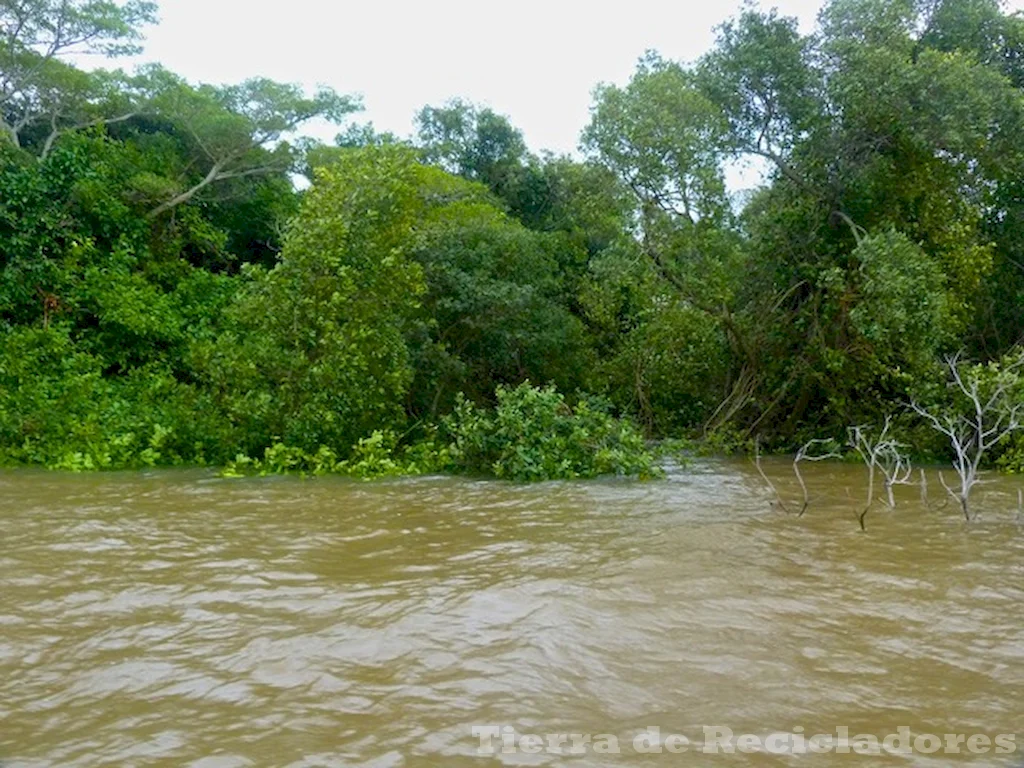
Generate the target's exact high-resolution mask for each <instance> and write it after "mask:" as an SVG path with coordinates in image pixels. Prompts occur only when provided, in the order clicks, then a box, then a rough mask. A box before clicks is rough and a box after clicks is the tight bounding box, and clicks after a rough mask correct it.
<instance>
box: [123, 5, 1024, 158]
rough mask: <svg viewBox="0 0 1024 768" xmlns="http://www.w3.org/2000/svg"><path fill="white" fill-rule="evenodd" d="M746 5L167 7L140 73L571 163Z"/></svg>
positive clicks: (793, 8) (800, 10) (794, 10)
mask: <svg viewBox="0 0 1024 768" xmlns="http://www.w3.org/2000/svg"><path fill="white" fill-rule="evenodd" d="M765 5H769V6H770V5H774V6H776V7H778V8H779V9H780V11H782V12H783V13H784V14H786V15H793V16H797V17H799V18H800V20H801V24H802V27H803V28H804V29H805V30H809V29H811V28H812V27H813V24H814V20H815V17H816V15H817V12H818V10H819V8H820V6H821V2H820V0H775V2H771V1H770V0H768V2H766V3H765ZM1012 5H1014V6H1015V7H1021V5H1024V0H1016V2H1013V3H1012ZM739 6H740V0H724V1H716V0H704V1H703V2H700V1H698V2H694V1H693V0H628V1H627V0H604V2H603V3H601V2H600V0H599V1H598V2H584V1H583V0H519V2H518V3H509V2H502V3H496V2H493V0H424V1H421V2H416V1H415V0H391V2H376V3H375V2H373V0H369V1H367V0H360V2H354V0H336V1H335V2H331V0H290V2H287V3H282V2H279V1H277V0H274V1H271V0H162V1H161V2H160V24H159V25H158V26H157V27H155V28H151V29H150V30H149V32H148V34H147V42H146V52H145V54H144V55H143V56H142V57H140V60H142V61H158V62H160V63H162V64H164V65H165V66H167V67H168V68H169V69H171V70H172V71H174V72H177V73H178V74H181V75H184V76H185V77H186V78H188V79H189V80H191V81H193V82H207V83H218V84H219V83H229V82H237V81H239V80H244V79H245V78H247V77H252V76H257V75H259V76H265V77H270V78H273V79H275V80H282V81H286V82H296V83H301V84H303V85H306V86H307V87H310V88H311V87H313V86H315V85H316V84H318V83H322V84H325V85H330V86H333V87H334V88H335V89H337V90H338V91H339V92H341V93H351V94H360V95H361V96H362V97H363V102H364V105H365V107H366V110H365V112H364V113H363V114H362V115H360V116H358V117H357V120H358V121H359V122H365V121H367V120H369V121H372V122H373V123H374V125H375V126H376V127H377V129H378V130H386V131H391V132H393V133H396V134H398V135H399V136H407V135H409V134H410V133H411V132H412V118H413V115H414V114H415V112H416V111H417V110H418V109H420V108H421V107H423V106H424V105H426V104H431V105H440V104H441V103H443V102H444V101H445V100H447V99H449V98H451V97H462V98H464V99H467V100H469V101H472V102H475V103H478V104H484V105H487V106H490V107H491V108H493V109H494V110H495V111H497V112H499V113H502V114H506V115H508V116H509V118H510V119H511V121H512V123H513V125H515V126H516V127H518V128H520V129H521V130H522V131H523V133H524V135H525V137H526V140H527V143H528V144H529V145H530V148H531V149H533V150H534V151H538V150H541V149H550V150H554V151H556V152H571V151H573V150H574V149H575V147H576V143H577V140H578V137H579V134H580V131H581V130H582V129H583V127H584V125H585V124H586V123H587V121H588V116H589V107H590V102H591V91H592V90H593V88H594V86H595V85H597V84H598V83H600V82H614V83H625V82H626V81H627V80H628V79H629V76H630V74H631V73H632V71H633V69H634V67H635V64H636V61H637V59H638V58H639V57H640V55H641V54H642V53H643V52H644V51H645V50H646V49H651V48H653V49H655V50H657V51H659V52H660V53H661V54H662V55H663V56H666V57H668V58H673V59H682V60H686V61H690V60H693V59H695V58H697V57H698V56H699V55H700V54H701V53H703V52H704V51H706V50H707V49H708V48H709V47H710V45H711V43H712V40H713V37H714V32H713V28H714V26H715V25H717V24H719V23H720V22H721V21H723V20H724V19H726V18H728V17H729V16H732V15H734V14H735V13H736V12H737V10H738V8H739ZM335 133H336V130H334V129H330V130H328V131H327V132H326V133H323V134H322V137H323V138H325V139H331V138H333V136H334V134H335ZM317 134H318V135H319V134H321V132H320V131H317Z"/></svg>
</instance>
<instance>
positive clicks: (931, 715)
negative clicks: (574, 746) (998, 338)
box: [0, 462, 1024, 768]
mask: <svg viewBox="0 0 1024 768" xmlns="http://www.w3.org/2000/svg"><path fill="white" fill-rule="evenodd" d="M769 471H770V473H771V474H772V475H773V476H774V477H776V478H778V483H779V487H780V490H782V491H783V492H786V493H789V492H791V491H795V490H796V485H795V483H793V481H792V478H791V476H790V475H789V473H788V466H787V465H785V464H784V463H776V464H771V465H769ZM806 474H807V476H808V478H809V486H810V490H811V495H812V503H811V505H810V507H809V509H808V512H807V514H806V515H805V516H804V517H802V518H800V519H796V518H795V517H792V516H787V515H786V514H784V513H783V512H781V511H780V510H779V509H778V508H777V507H774V508H773V506H772V505H771V504H770V503H769V502H770V500H771V496H770V494H769V493H768V492H767V491H766V490H765V488H764V487H763V485H762V483H761V481H760V480H759V478H758V476H757V475H756V473H754V472H753V471H752V469H751V467H750V466H749V464H747V463H744V462H706V463H700V464H698V465H697V466H696V467H693V468H690V469H688V470H685V471H674V472H672V473H671V475H670V476H669V478H668V479H666V480H664V481H659V482H651V483H638V482H627V481H615V480H612V481H597V482H589V483H575V484H572V483H548V484H541V485H533V486H518V485H513V484H506V483H497V482H484V481H474V480H464V479H449V478H420V479H409V480H400V481H386V482H377V483H358V482H351V481H347V480H340V479H330V478H328V479H317V480H301V479H297V478H266V479H260V478H249V479H234V480H229V479H220V478H216V477H214V476H212V475H211V474H209V473H206V472H199V471H196V472H192V471H190V472H154V473H147V474H121V473H118V474H105V475H78V476H76V475H65V474H58V473H42V472H34V471H20V470H19V471H12V472H6V473H2V474H0V524H2V526H3V529H2V530H3V534H2V536H3V538H2V543H3V546H2V549H0V761H2V765H3V766H5V768H41V767H42V766H60V767H61V768H70V767H76V768H77V767H79V766H80V767H82V768H85V767H87V766H88V767H89V768H92V767H93V766H194V767H196V768H236V767H241V766H289V767H290V768H300V767H304V768H306V767H313V766H325V767H328V766H330V767H333V766H374V767H375V768H383V767H385V766H421V765H422V766H433V765H437V766H455V767H456V768H457V767H459V766H486V765H549V766H561V765H580V766H583V765H587V766H590V765H594V766H604V765H608V766H612V765H676V764H696V765H716V764H722V765H751V766H755V765H757V766H762V765H767V766H771V765H808V763H809V761H810V762H811V763H813V764H814V765H831V764H840V763H842V764H844V765H849V764H860V765H871V766H873V765H905V766H916V765H921V766H939V765H957V764H962V763H968V762H972V763H973V764H976V765H982V766H988V765H1019V764H1020V763H1021V762H1022V761H1024V719H1022V718H1024V527H1022V525H1021V523H1020V521H1019V520H1018V519H1017V513H1016V509H1015V507H1016V487H1017V486H1016V485H1015V484H1014V482H1015V481H1012V480H1009V479H999V480H996V481H995V482H993V483H992V484H990V485H988V486H986V487H985V488H984V490H983V492H982V493H981V494H979V496H978V501H977V504H976V507H977V510H978V511H979V512H980V513H981V515H980V519H979V520H978V521H976V522H973V523H971V524H966V523H965V522H964V521H963V519H962V517H960V516H959V515H958V513H957V510H956V509H955V508H954V507H953V505H948V506H945V507H944V508H939V507H940V502H941V499H938V498H933V499H932V504H931V506H930V508H929V507H925V506H924V505H923V504H922V503H921V501H920V498H919V492H918V490H917V489H916V488H900V489H898V493H897V497H898V500H899V502H900V503H899V505H898V506H897V508H896V509H895V510H894V511H885V510H884V507H883V505H881V504H879V505H877V507H876V509H875V510H873V511H872V512H871V513H870V514H869V516H868V520H867V522H868V531H867V533H862V532H860V530H859V529H858V526H857V522H856V515H857V512H858V511H859V507H860V505H861V504H862V502H861V500H860V499H861V495H862V492H863V489H864V478H863V473H862V471H861V470H859V469H858V468H857V467H854V466H845V465H829V466H824V465H816V466H814V467H810V468H808V470H807V472H806ZM932 485H933V489H937V488H938V487H939V486H938V484H937V483H935V482H933V484H932ZM932 495H933V496H936V492H935V490H933V491H932ZM491 724H493V725H497V726H506V727H511V728H515V729H516V732H517V733H518V734H523V733H535V734H553V733H581V734H612V735H615V736H616V737H617V738H618V739H620V740H621V753H620V754H610V755H600V754H595V753H593V752H590V753H588V754H587V755H584V756H581V757H574V756H569V755H553V754H548V753H543V752H542V753H541V754H535V755H534V754H523V753H521V752H519V753H515V754H497V755H493V756H490V757H487V756H483V757H481V756H478V755H477V749H478V747H479V745H480V740H479V738H477V737H474V736H473V735H472V733H471V730H470V729H471V728H472V726H474V725H491ZM901 725H905V726H908V727H909V728H910V729H911V730H912V732H913V733H915V734H920V733H935V734H945V733H953V734H967V735H970V734H987V735H989V736H991V737H994V736H995V735H997V734H1018V735H1017V742H1018V751H1017V753H1016V754H1014V755H1011V756H1009V757H1006V756H996V755H994V754H992V753H991V752H990V753H988V754H986V755H980V756H972V755H970V754H967V753H966V749H964V754H960V755H947V754H942V753H939V754H935V755H924V754H912V755H905V756H893V755H887V756H880V757H863V756H857V755H837V754H828V755H821V756H807V755H803V756H776V755H770V754H766V753H763V752H762V753H759V754H751V755H743V754H734V755H731V756H724V755H719V756H704V755H700V754H693V753H692V750H693V749H694V747H691V754H688V755H686V754H684V755H672V754H660V755H658V754H637V753H636V752H635V751H634V750H633V749H632V739H633V737H634V735H635V734H637V733H640V732H642V731H644V729H646V728H648V727H658V728H660V729H661V731H662V732H663V733H665V734H669V733H674V734H682V735H686V736H687V737H688V738H690V739H691V741H693V742H694V743H695V744H696V745H697V746H696V748H697V749H699V744H700V742H701V741H702V740H703V737H702V733H703V731H702V729H703V727H704V726H724V727H728V728H730V729H732V730H733V731H734V732H735V733H737V734H740V733H747V734H757V735H761V736H767V735H769V734H771V733H773V732H784V733H790V732H793V729H796V728H803V729H805V732H806V733H807V734H808V735H810V734H814V733H835V732H836V729H837V727H839V726H845V727H847V728H849V729H850V733H851V734H854V733H865V734H876V735H877V736H878V738H879V739H881V738H882V737H883V736H885V735H887V734H889V733H892V732H893V731H894V730H895V729H896V728H897V727H898V726H901Z"/></svg>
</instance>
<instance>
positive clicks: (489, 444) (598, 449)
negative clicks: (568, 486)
mask: <svg viewBox="0 0 1024 768" xmlns="http://www.w3.org/2000/svg"><path fill="white" fill-rule="evenodd" d="M497 398H498V403H497V406H496V407H495V408H494V409H483V408H479V407H477V406H474V405H472V404H470V403H469V402H467V401H466V400H465V399H462V400H460V402H459V403H458V404H457V405H456V408H455V411H454V413H452V415H451V416H449V417H448V418H446V419H445V421H444V424H443V431H444V432H446V433H447V434H448V435H449V436H450V439H451V444H450V445H449V448H448V450H449V452H450V456H451V463H452V468H454V469H456V470H460V471H463V472H470V473H481V474H493V475H495V476H496V477H499V478H504V479H508V480H527V481H530V480H554V479H568V478H578V477H596V476H598V475H636V476H639V477H651V476H653V475H655V474H657V468H656V466H655V463H654V457H653V455H652V454H651V453H650V452H649V451H648V450H647V446H646V444H645V441H644V438H643V435H641V433H640V431H639V430H638V429H637V428H636V426H635V425H633V424H632V423H631V422H629V421H625V420H622V419H616V418H615V417H613V416H611V415H610V414H608V413H607V412H606V411H604V410H602V408H601V407H600V406H598V405H597V404H595V403H594V402H592V401H587V400H582V401H580V402H579V403H578V404H577V405H576V406H575V408H574V407H571V406H570V405H569V404H568V403H567V402H566V401H565V398H564V396H563V395H561V394H560V393H559V392H557V391H556V390H555V388H554V387H545V388H537V387H533V386H531V385H530V384H529V382H526V383H523V384H520V385H519V386H518V387H515V388H514V389H511V388H507V387H498V389H497Z"/></svg>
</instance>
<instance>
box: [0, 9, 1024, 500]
mask: <svg viewBox="0 0 1024 768" xmlns="http://www.w3.org/2000/svg"><path fill="white" fill-rule="evenodd" d="M154 12H155V9H154V6H153V5H152V4H150V3H147V2H138V1H137V0H131V1H130V2H129V1H124V2H106V0H104V2H99V1H98V0H69V1H68V2H62V3H56V2H51V0H25V2H18V3H14V4H11V3H7V4H0V27H2V28H3V29H5V30H10V34H6V33H5V35H3V36H0V62H2V63H0V460H3V461H5V462H10V463H29V464H40V465H45V466H52V467H63V468H71V469H103V468H116V467H146V466H160V465H173V464H210V465H218V466H229V471H231V472H302V473H307V474H319V473H339V474H348V475H353V476H359V477H372V476H386V475H393V474H409V473H417V472H437V471H458V472H470V473H484V474H490V475H495V476H498V477H505V478H509V479H516V480H537V479H545V478H564V477H590V476H594V475H598V474H622V475H640V476H649V475H651V474H653V473H654V471H655V465H654V463H653V459H652V458H651V456H650V453H649V452H648V451H647V448H646V445H645V440H647V439H650V438H681V439H684V440H693V439H695V438H697V439H700V440H701V441H703V445H705V446H715V447H718V448H720V449H726V448H734V447H741V448H742V447H745V446H746V447H749V446H750V445H752V444H753V442H754V441H755V439H757V440H759V441H760V442H761V444H763V445H765V446H766V447H767V448H779V449H786V448H792V447H794V446H798V445H800V444H802V443H803V442H805V441H806V440H807V439H808V438H810V437H820V436H827V435H833V436H836V435H838V436H842V435H844V434H845V431H846V428H847V427H848V426H849V425H852V424H865V423H872V422H878V421H880V420H881V419H883V418H884V417H885V415H886V414H891V413H893V412H894V411H897V410H899V409H900V408H902V407H903V406H905V405H906V404H908V403H909V402H911V401H915V402H918V403H923V404H925V405H927V406H928V407H933V408H940V407H948V408H952V407H953V406H952V405H950V404H948V403H945V401H944V399H943V398H944V397H945V396H946V395H947V394H948V393H947V392H945V390H944V388H943V385H944V383H945V380H946V378H945V377H946V371H945V370H944V367H943V365H942V361H943V360H944V359H945V357H946V356H948V355H949V354H951V353H954V352H956V351H957V350H961V349H963V350H966V352H967V355H968V356H969V357H970V358H971V359H974V360H977V361H979V363H980V364H981V365H982V366H986V365H988V364H990V363H993V362H995V361H1000V360H1001V359H1003V358H1004V357H1005V356H1006V355H1007V354H1008V353H1009V352H1010V351H1011V350H1012V349H1014V347H1015V345H1017V344H1018V343H1019V342H1020V340H1021V339H1022V338H1024V313H1022V312H1021V311H1020V308H1021V306H1022V304H1021V302H1022V301H1024V271H1022V270H1021V269H1020V264H1021V263H1022V262H1024V235H1022V233H1024V194H1022V187H1021V179H1022V178H1024V144H1022V143H1021V136H1024V131H1022V128H1024V90H1022V89H1024V68H1022V65H1021V62H1022V61H1024V57H1022V56H1021V55H1020V54H1021V51H1022V50H1024V20H1022V19H1021V17H1019V16H1017V15H1013V14H1007V13H1005V12H1004V11H1003V9H1002V8H1001V7H1000V6H999V4H998V3H997V2H996V0H900V2H888V0H830V2H828V3H827V4H826V7H825V9H824V11H823V13H822V16H821V21H820V25H819V29H817V30H816V31H815V33H814V34H810V35H807V34H803V33H801V31H800V29H799V26H798V25H797V23H796V21H795V20H793V19H788V18H785V17H783V16H780V15H779V14H778V13H776V12H764V11H760V10H757V9H756V8H754V7H752V6H747V7H745V9H744V10H743V11H742V12H741V13H740V14H739V16H738V17H737V18H735V19H733V20H731V21H729V22H727V23H726V24H724V25H723V26H722V27H721V28H720V29H719V30H718V37H717V41H716V43H715V45H714V47H713V48H712V50H710V51H709V52H708V53H707V54H706V55H705V56H704V57H702V58H701V59H700V60H699V61H697V62H696V63H694V64H692V65H684V64H681V63H678V62H673V61H668V60H666V59H663V58H661V57H660V56H658V55H657V54H654V53H651V54H648V55H646V56H645V57H644V58H643V59H642V60H641V61H640V62H639V64H638V67H637V70H636V72H635V74H634V76H633V77H632V78H631V80H630V81H629V82H628V83H626V84H622V85H609V84H605V85H602V86H600V87H599V88H598V89H597V90H596V91H595V103H594V107H593V110H592V120H591V123H590V125H589V126H588V127H587V128H586V130H585V131H584V133H583V136H582V146H583V148H584V150H585V152H586V157H585V159H584V160H582V161H578V160H574V159H570V158H566V157H553V156H550V155H545V156H536V155H533V154H531V153H530V152H529V150H528V149H527V146H526V143H525V141H524V140H523V137H522V135H521V134H520V133H519V131H517V130H516V129H515V127H514V126H512V124H511V123H510V122H509V121H508V120H507V119H506V118H505V117H503V116H501V115H499V114H496V113H495V112H493V111H492V110H489V109H485V108H478V107H475V106H473V105H471V104H467V103H465V102H460V101H455V102H450V103H448V104H445V105H441V106H433V107H426V108H425V109H424V110H423V111H422V112H421V113H420V114H419V116H418V120H417V122H418V131H417V135H416V136H415V137H414V138H413V139H411V140H408V141H405V140H400V139H398V138H396V137H394V136H390V135H380V134H377V133H375V132H374V131H373V129H372V127H371V126H360V125H352V124H347V125H345V127H344V128H343V130H342V133H341V134H340V135H339V137H338V140H337V142H336V145H335V146H325V145H323V144H319V143H317V142H314V141H312V140H309V139H300V140H296V141H287V140H285V138H286V137H290V136H293V135H295V133H296V131H298V130H300V129H301V127H302V125H303V124H304V123H305V122H306V121H308V120H311V119H326V120H329V121H333V122H335V123H338V124H342V123H344V121H345V120H346V119H347V118H348V117H349V115H351V114H352V113H353V112H355V111H356V110H358V108H359V104H358V101H357V100H355V99H353V98H351V97H347V96H342V95H339V94H336V93H334V92H332V91H329V90H321V91H318V92H316V93H314V94H312V95H310V94H307V93H304V92H303V91H302V89H300V88H298V87H296V86H292V85H288V84H283V83H276V82H273V81H270V80H266V79H261V78H254V79H250V80H248V81H245V82H243V83H239V84H235V85H230V86H218V87H214V86H209V85H193V84H190V83H188V82H186V81H184V80H183V79H181V78H180V77H178V76H176V75H174V74H173V73H170V72H168V71H166V70H164V69H162V68H161V67H158V66H147V67H143V68H141V69H139V70H137V71H135V72H133V73H125V72H123V71H119V70H117V71H104V70H96V71H91V72H86V71H84V70H81V69H79V68H77V67H76V66H74V64H73V63H71V62H72V55H73V54H81V53H90V54H97V55H105V56H118V55H122V54H125V53H130V52H133V51H135V50H137V49H138V45H139V39H140V29H141V25H143V24H146V23H149V22H150V21H152V19H153V18H154ZM55 31H60V33H59V34H55ZM65 32H67V33H68V34H65ZM750 160H754V161H756V162H758V163H761V164H763V166H764V167H765V168H766V169H767V175H766V178H765V180H764V183H763V184H761V185H759V186H758V187H757V188H756V189H753V190H747V191H745V192H744V193H742V194H734V193H730V190H728V188H727V185H726V183H725V179H726V168H727V167H729V164H731V163H736V162H745V161H750ZM295 173H304V174H306V175H307V177H308V178H309V181H310V186H309V188H308V189H306V190H304V191H298V190H296V188H295V186H294V185H293V183H292V178H291V177H292V175H293V174H295ZM1005 368H1006V365H1005V364H1004V365H1003V366H1002V367H1001V368H999V370H1003V369H1005ZM979 370H981V369H979ZM985 370H987V368H986V369H985ZM527 382H536V383H539V384H540V385H541V386H539V387H533V386H530V385H528V383H527ZM564 393H583V394H578V395H574V396H572V397H571V398H567V397H566V396H565V394H564ZM1014 396H1017V395H1016V394H1015V395H1014ZM1020 396H1021V397H1024V395H1020ZM597 403H601V405H598V404H597ZM912 429H913V427H912ZM932 442H933V443H935V441H934V440H933V441H932ZM922 446H923V450H925V451H928V452H930V451H934V452H935V453H936V455H939V454H941V453H942V452H943V451H947V452H948V447H943V446H942V445H941V444H939V443H935V444H934V445H933V444H932V443H927V442H925V443H922ZM1000 450H1001V451H1002V455H1001V458H1000V459H999V461H1000V462H1001V464H1002V465H1003V466H1004V467H1007V468H1011V469H1015V470H1020V469H1021V468H1022V467H1024V459H1021V455H1024V448H1022V447H1021V446H1020V445H1019V444H1017V443H1014V444H1012V445H1011V444H1009V443H1007V444H1006V445H1003V446H1000ZM995 455H996V454H993V456H995Z"/></svg>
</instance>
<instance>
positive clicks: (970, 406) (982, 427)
mask: <svg viewBox="0 0 1024 768" xmlns="http://www.w3.org/2000/svg"><path fill="white" fill-rule="evenodd" d="M1022 365H1024V355H1021V356H1020V357H1019V358H1018V359H1017V360H1016V361H1015V362H1013V363H1012V364H1011V365H1009V366H1007V367H1005V368H1004V369H1003V371H1002V372H1001V373H1002V375H1000V376H998V377H997V378H996V379H995V380H994V382H993V384H992V386H991V392H990V393H988V394H987V395H985V394H982V391H981V390H982V382H981V377H980V376H979V375H978V374H977V373H976V372H967V373H965V367H966V366H965V365H964V364H963V363H962V362H961V361H960V358H959V355H954V356H953V357H949V358H947V359H946V367H947V368H948V369H949V374H950V384H951V386H952V387H953V388H954V391H956V392H959V394H961V395H962V396H963V397H964V398H966V402H967V408H966V409H965V410H966V412H964V411H960V412H958V411H956V410H947V411H944V412H936V411H933V410H930V409H928V408H925V407H924V406H922V405H920V404H919V403H917V402H912V403H911V404H910V407H911V408H912V409H913V410H914V412H915V413H917V414H918V415H919V416H921V417H922V418H924V419H925V420H926V421H927V422H928V423H929V424H930V425H931V426H932V428H933V429H935V430H936V431H937V432H940V433H941V434H943V435H945V436H946V438H947V439H948V440H949V444H950V446H952V448H953V469H954V470H955V471H956V474H957V477H958V478H959V481H960V485H959V487H958V488H953V487H951V486H950V485H949V484H948V483H947V482H946V480H945V478H944V477H943V476H942V473H941V472H940V473H939V482H941V483H942V486H943V488H945V489H946V493H947V494H949V497H950V498H952V499H954V500H955V501H957V502H958V503H959V504H960V509H961V510H962V511H963V513H964V518H965V519H966V520H968V521H970V519H971V511H970V496H971V490H972V489H973V488H974V486H975V485H977V484H978V482H980V477H979V475H980V471H979V470H980V467H981V462H982V459H983V458H984V457H985V454H986V453H988V452H989V451H990V450H991V449H992V447H993V446H995V445H996V444H997V443H998V442H999V441H1000V440H1002V439H1003V438H1004V437H1007V436H1008V435H1010V434H1012V433H1014V432H1016V431H1017V430H1019V429H1021V426H1022V424H1021V415H1022V412H1024V402H1021V401H1020V400H1018V399H1017V398H1014V397H1013V392H1012V390H1013V389H1015V388H1017V387H1018V386H1019V384H1020V382H1019V380H1018V377H1017V376H1016V375H1011V374H1015V373H1016V371H1017V370H1018V369H1019V368H1020V367H1021V366H1022Z"/></svg>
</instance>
